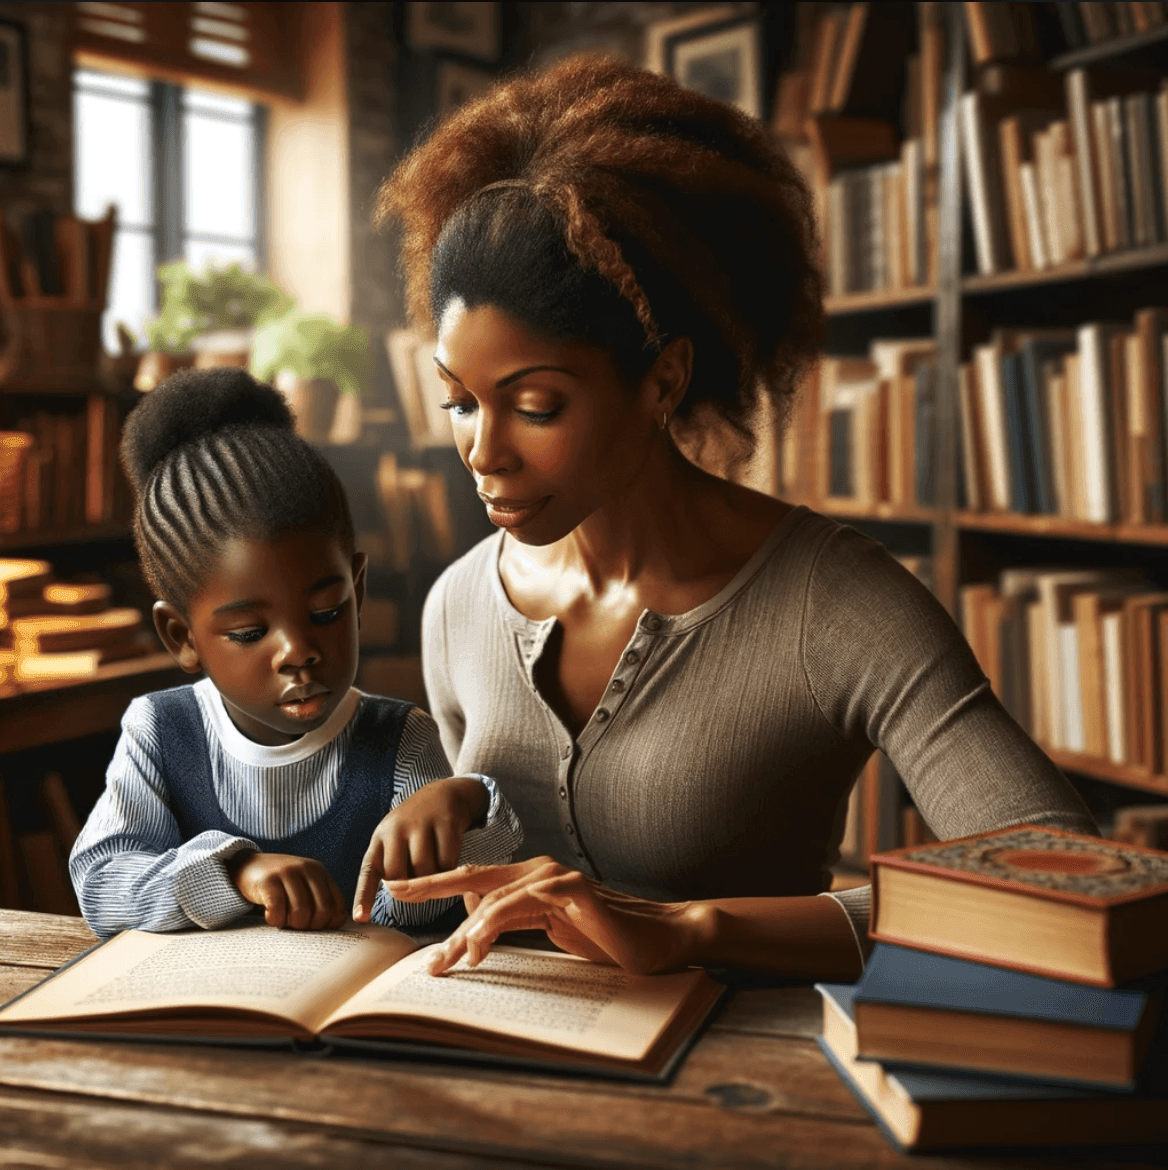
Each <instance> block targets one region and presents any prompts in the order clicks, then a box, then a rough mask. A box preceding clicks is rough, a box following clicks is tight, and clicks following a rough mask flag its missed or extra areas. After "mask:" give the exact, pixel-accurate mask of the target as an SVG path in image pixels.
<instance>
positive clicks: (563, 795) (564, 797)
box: [560, 784, 568, 800]
mask: <svg viewBox="0 0 1168 1170" xmlns="http://www.w3.org/2000/svg"><path fill="white" fill-rule="evenodd" d="M560 799H561V800H567V799H568V790H567V789H566V788H565V787H564V786H563V785H562V784H561V785H560Z"/></svg>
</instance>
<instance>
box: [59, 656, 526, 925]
mask: <svg viewBox="0 0 1168 1170" xmlns="http://www.w3.org/2000/svg"><path fill="white" fill-rule="evenodd" d="M194 692H195V695H196V697H197V698H198V702H199V711H200V714H201V716H202V723H203V730H204V732H205V734H206V737H207V750H208V755H209V758H210V766H211V782H212V787H213V789H214V792H215V797H216V799H217V800H218V802H219V805H220V807H221V809H222V810H223V813H224V814H225V815H226V817H227V818H228V819H229V820H230V821H231V822H232V823H234V824H235V825H237V826H238V827H239V828H240V829H241V830H242V831H243V832H244V833H249V834H253V835H255V836H257V837H266V838H269V839H272V838H276V839H278V838H281V837H287V836H290V835H291V834H293V833H297V832H299V831H300V830H302V829H305V828H307V827H308V826H310V825H312V824H314V823H315V822H316V821H317V820H319V819H320V817H321V816H323V814H324V813H325V811H326V810H327V809H328V808H329V806H330V805H331V804H332V801H333V798H334V796H335V795H336V792H337V786H338V784H339V782H340V777H341V770H342V766H343V764H344V761H345V755H346V752H347V750H348V747H349V744H350V742H351V740H352V731H353V723H354V716H355V715H356V713H357V708H358V705H359V703H360V698H361V696H360V692H359V691H357V690H355V689H354V690H351V691H350V692H349V694H348V695H347V696H346V697H345V699H344V700H343V701H342V702H341V703H340V704H339V705H338V707H337V709H336V711H334V712H333V714H332V715H331V716H330V718H329V719H328V721H327V722H326V723H325V724H323V725H322V726H321V727H319V728H317V729H316V730H315V731H310V732H308V733H306V734H305V735H303V736H301V737H300V738H299V739H297V740H295V741H293V742H292V743H289V744H280V745H278V746H275V747H269V746H266V745H263V744H258V743H254V742H253V741H252V740H250V739H248V738H247V737H246V736H244V735H243V734H242V733H241V732H240V731H239V730H238V729H237V728H236V726H235V725H234V724H233V723H232V722H231V719H230V718H229V717H228V715H227V712H226V710H225V708H224V706H223V700H222V698H221V697H220V695H219V692H218V691H217V690H216V689H215V687H214V685H213V684H212V683H211V681H210V680H209V679H204V680H202V681H201V682H199V683H197V684H195V687H194ZM165 734H166V728H165V726H164V725H163V723H162V720H161V718H160V716H159V712H158V710H157V709H156V708H155V706H154V705H153V704H152V703H151V700H150V696H149V695H145V696H143V697H141V698H138V699H135V700H134V701H133V702H132V703H131V704H130V706H129V708H128V709H127V711H126V714H125V715H124V717H123V718H122V735H121V738H120V740H119V741H118V745H117V748H116V750H115V752H114V757H113V760H112V761H111V763H110V766H109V769H108V771H107V773H106V788H105V791H104V792H103V794H102V796H101V797H100V799H99V800H98V802H97V804H96V805H95V806H94V809H93V812H92V813H91V814H90V816H89V819H88V820H87V821H86V823H85V827H84V828H83V829H82V830H81V834H80V836H79V837H78V838H77V841H76V843H75V844H74V846H73V851H72V853H71V855H70V858H69V872H70V875H71V877H72V879H73V885H74V887H75V889H76V890H77V900H78V902H79V903H80V906H81V911H82V913H83V914H84V915H85V920H86V921H87V922H88V923H89V925H90V927H91V928H92V929H93V930H94V931H95V932H96V933H97V934H99V935H103V936H105V935H110V934H113V933H115V932H116V931H118V930H123V929H127V928H130V927H137V928H139V929H144V930H180V929H183V928H187V927H190V926H201V927H208V928H210V927H216V926H222V925H225V924H226V923H228V922H231V921H234V920H235V919H236V918H239V917H241V916H242V915H244V914H246V913H248V912H249V911H250V910H252V909H253V907H252V905H251V904H250V903H249V902H247V901H246V900H245V899H244V898H243V897H242V896H241V895H240V893H239V891H238V890H237V889H236V888H235V886H234V884H233V883H232V881H231V879H230V878H229V877H228V875H227V867H226V862H227V861H228V860H229V859H230V858H232V857H234V856H235V854H237V853H239V852H241V851H243V850H251V849H255V848H256V845H255V843H254V842H253V841H252V840H251V839H250V838H249V837H247V836H230V835H228V834H226V833H223V832H219V831H209V832H203V833H199V834H198V835H197V836H195V837H193V838H191V839H190V840H186V841H184V840H183V839H182V835H181V833H180V831H179V827H178V824H177V822H176V820H175V817H174V815H173V813H172V812H171V809H170V807H169V805H168V803H167V797H166V786H165V783H164V781H163V777H162V772H161V767H160V760H161V755H162V753H161V748H160V744H161V742H162V738H163V737H164V736H165ZM450 774H451V773H450V766H449V764H448V763H447V760H446V754H445V752H444V751H443V749H442V745H441V743H440V741H439V738H438V731H437V728H436V726H435V724H434V721H433V720H432V719H431V718H430V716H429V715H427V714H426V713H425V712H424V711H421V710H419V709H417V708H414V709H412V710H411V711H410V712H409V714H408V716H407V717H406V721H405V724H404V726H403V729H402V734H401V740H400V742H399V744H398V749H397V762H396V767H395V774H394V781H395V784H394V796H393V801H392V804H391V808H396V807H397V805H399V804H400V803H401V802H402V801H403V800H406V799H407V798H408V797H409V796H411V795H412V794H413V793H415V792H416V791H417V790H418V789H419V788H421V787H422V786H423V785H424V784H426V783H428V782H429V781H431V780H436V779H439V778H441V777H444V776H449V775H450ZM480 779H481V780H482V782H483V784H484V785H485V786H486V788H487V791H488V793H489V794H490V802H489V807H488V810H487V816H486V820H485V824H484V825H483V826H482V827H481V828H478V829H472V830H469V831H468V832H467V833H466V835H465V837H464V838H463V845H462V853H461V854H460V856H459V861H460V863H468V862H470V863H476V864H492V863H498V862H504V861H507V860H509V858H510V857H511V856H512V854H513V853H514V852H515V851H516V850H517V849H518V847H519V845H520V843H521V841H522V839H523V834H522V830H521V829H520V827H519V822H518V820H517V819H516V817H515V814H514V812H512V810H511V807H510V806H509V805H508V804H507V802H506V800H504V799H503V798H502V797H501V796H500V794H499V791H498V789H497V788H496V786H495V784H494V781H492V780H491V779H490V778H489V777H486V776H481V777H480ZM385 811H386V812H388V811H390V810H389V809H386V810H385ZM454 901H455V899H444V900H441V901H434V902H427V903H421V904H408V903H400V904H396V903H394V901H393V899H392V898H390V897H389V895H388V894H387V893H386V891H385V888H384V887H379V890H378V895H377V900H376V902H375V904H374V908H373V914H372V918H373V921H374V922H381V923H384V924H386V925H390V926H403V927H411V926H419V925H422V924H423V923H425V922H430V921H432V920H433V919H435V918H436V917H437V916H438V915H439V914H441V913H442V912H443V911H445V910H446V909H447V908H449V907H450V906H451V905H453V904H454Z"/></svg>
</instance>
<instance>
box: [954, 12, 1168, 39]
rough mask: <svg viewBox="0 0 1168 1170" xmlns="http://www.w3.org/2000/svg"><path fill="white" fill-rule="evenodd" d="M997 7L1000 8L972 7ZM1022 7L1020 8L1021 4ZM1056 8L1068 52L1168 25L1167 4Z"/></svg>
mask: <svg viewBox="0 0 1168 1170" xmlns="http://www.w3.org/2000/svg"><path fill="white" fill-rule="evenodd" d="M970 7H977V8H995V7H1000V5H993V4H979V5H976V6H974V5H971V6H970ZM1018 7H1021V5H1018ZM1047 7H1049V8H1053V9H1055V12H1056V15H1057V17H1058V21H1059V27H1060V29H1061V31H1062V34H1063V37H1064V39H1065V40H1066V47H1067V49H1068V50H1072V51H1073V50H1075V49H1085V48H1087V47H1088V46H1090V45H1102V44H1106V42H1108V41H1114V40H1117V39H1119V38H1120V37H1131V36H1137V35H1138V34H1140V33H1146V32H1151V31H1152V30H1153V29H1159V28H1163V27H1164V25H1165V24H1168V4H1155V3H1153V4H1141V3H1123V2H1121V3H1117V4H1090V3H1087V4H1082V3H1080V4H1050V5H1047Z"/></svg>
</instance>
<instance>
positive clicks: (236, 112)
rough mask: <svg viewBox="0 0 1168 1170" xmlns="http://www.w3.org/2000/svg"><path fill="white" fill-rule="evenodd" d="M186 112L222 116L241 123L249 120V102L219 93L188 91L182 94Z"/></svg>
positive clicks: (200, 90) (245, 99)
mask: <svg viewBox="0 0 1168 1170" xmlns="http://www.w3.org/2000/svg"><path fill="white" fill-rule="evenodd" d="M183 101H184V103H185V105H186V108H187V109H188V110H191V111H194V112H196V113H204V114H223V115H224V116H226V117H228V118H238V119H239V120H240V121H241V122H248V121H250V120H251V102H249V101H248V100H247V98H232V97H224V96H223V95H222V94H219V93H208V91H207V90H205V89H188V90H186V91H184V93H183Z"/></svg>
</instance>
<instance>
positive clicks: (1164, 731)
mask: <svg viewBox="0 0 1168 1170" xmlns="http://www.w3.org/2000/svg"><path fill="white" fill-rule="evenodd" d="M960 609H961V615H960V616H961V623H962V627H963V631H964V633H965V636H966V638H967V640H968V641H969V644H970V646H971V647H972V648H973V651H974V654H975V655H976V656H977V658H978V661H979V662H980V663H981V666H982V669H983V670H984V671H985V672H986V676H987V677H988V678H989V680H990V683H991V684H992V686H993V688H994V691H995V693H996V694H997V695H998V696H999V698H1001V700H1002V702H1003V704H1004V705H1005V707H1006V709H1007V710H1008V711H1009V712H1010V713H1011V714H1012V715H1013V716H1014V718H1015V719H1016V720H1017V721H1018V722H1019V723H1020V724H1021V726H1022V727H1023V728H1025V730H1026V731H1027V732H1029V734H1030V735H1031V736H1032V737H1033V738H1034V739H1035V740H1036V741H1037V742H1038V743H1040V744H1041V745H1043V746H1044V747H1046V748H1048V749H1050V750H1053V751H1056V752H1058V751H1063V752H1072V753H1076V754H1078V755H1081V756H1086V757H1090V758H1092V759H1095V760H1098V761H1101V762H1103V763H1105V764H1114V765H1117V766H1119V767H1122V768H1125V769H1129V770H1130V771H1132V772H1134V773H1138V774H1140V775H1141V776H1143V777H1145V778H1146V779H1147V781H1148V782H1150V783H1155V782H1157V781H1159V782H1160V783H1162V784H1163V786H1164V791H1165V793H1168V779H1166V778H1165V771H1166V758H1165V753H1166V751H1168V720H1166V719H1165V710H1166V707H1168V593H1166V592H1164V591H1162V590H1160V589H1157V588H1156V587H1155V586H1154V585H1153V584H1152V583H1151V582H1150V581H1149V580H1148V579H1147V578H1146V577H1145V576H1144V575H1143V573H1142V572H1141V571H1140V570H1139V569H1130V568H1113V569H1108V568H1077V569H1051V568H1024V567H1015V568H1010V569H1005V570H1003V572H1002V573H1001V574H1000V575H999V577H998V580H997V582H996V583H985V584H976V585H965V586H963V587H962V588H961V590H960Z"/></svg>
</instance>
